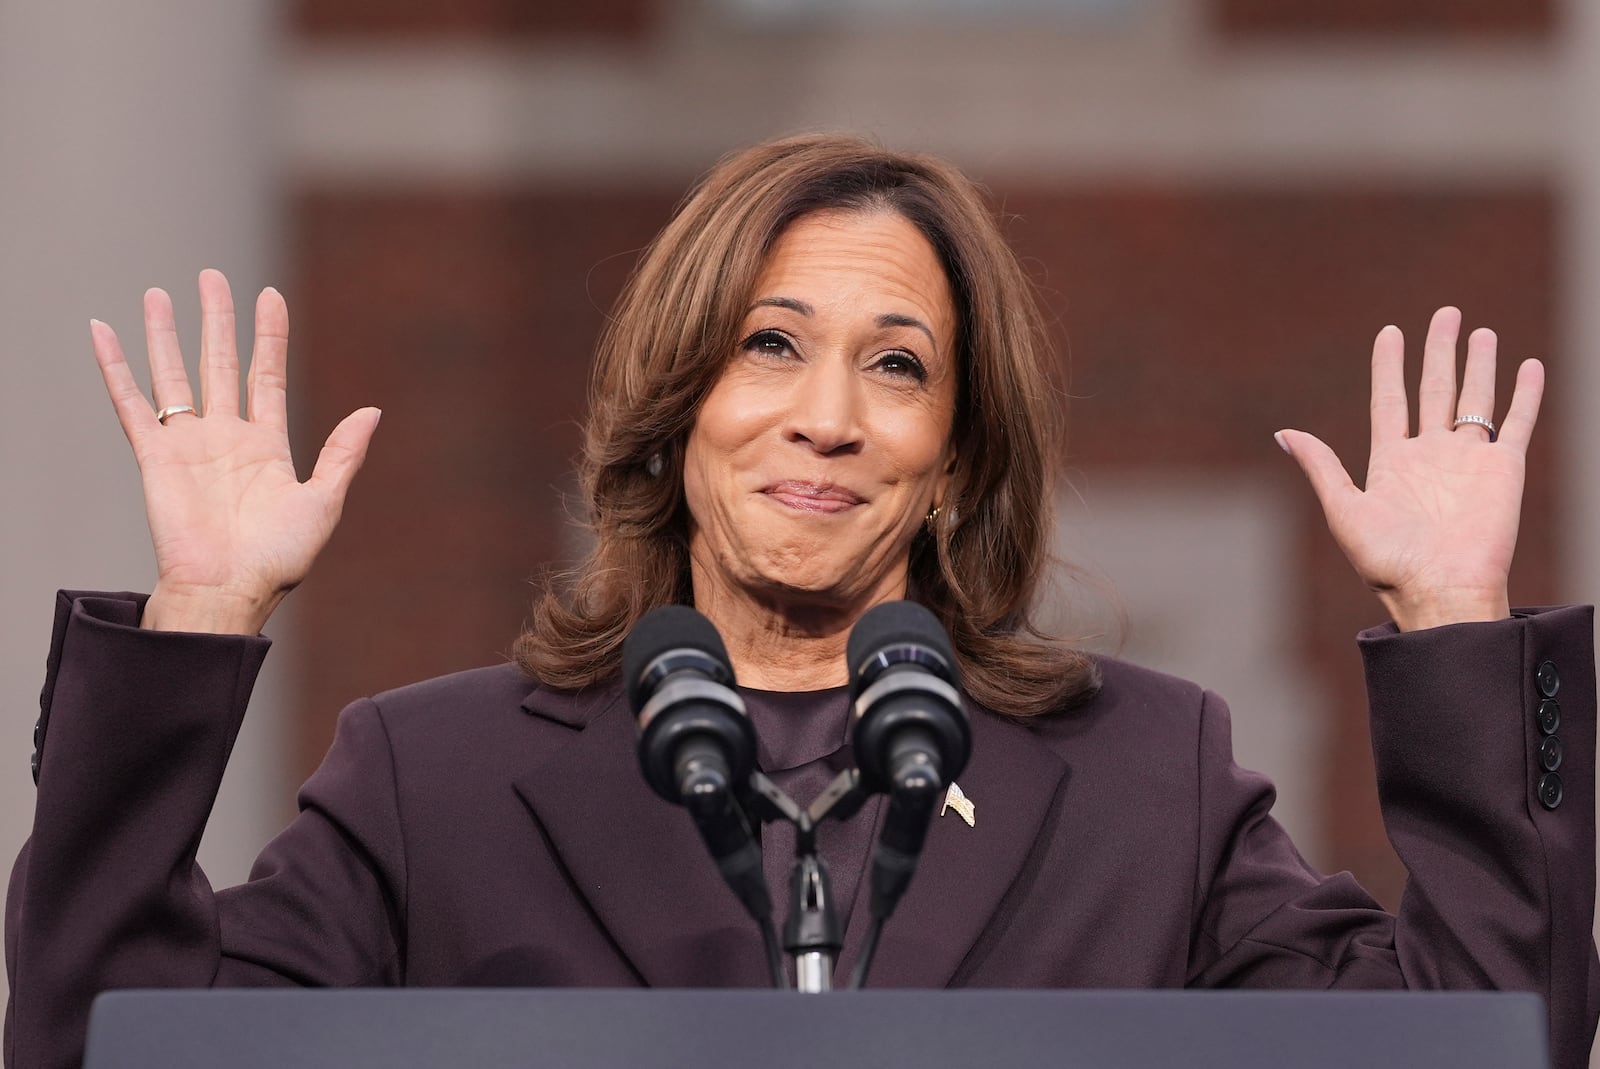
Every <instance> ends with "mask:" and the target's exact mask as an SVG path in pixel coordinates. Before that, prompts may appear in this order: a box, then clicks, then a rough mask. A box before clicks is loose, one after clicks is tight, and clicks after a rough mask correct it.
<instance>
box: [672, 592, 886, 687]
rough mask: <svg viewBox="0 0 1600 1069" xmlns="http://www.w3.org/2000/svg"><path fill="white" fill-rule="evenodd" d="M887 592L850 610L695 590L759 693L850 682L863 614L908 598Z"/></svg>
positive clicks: (744, 680) (746, 682)
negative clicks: (850, 649) (854, 637)
mask: <svg viewBox="0 0 1600 1069" xmlns="http://www.w3.org/2000/svg"><path fill="white" fill-rule="evenodd" d="M903 596H904V593H903V591H902V592H898V593H896V592H886V594H885V596H883V597H879V598H876V599H874V600H872V601H870V602H867V603H865V604H862V605H859V606H854V605H853V606H850V607H848V608H845V607H840V606H836V605H828V604H821V603H815V604H813V603H795V602H793V601H790V600H787V599H786V600H783V601H777V600H773V601H763V600H761V599H759V598H755V597H750V596H730V595H728V594H727V593H726V592H721V591H716V590H711V591H705V590H703V589H702V588H701V587H699V586H697V587H696V589H695V608H696V609H698V610H699V611H700V612H702V613H704V614H705V615H706V617H707V618H709V619H710V620H711V622H712V623H713V624H715V625H716V627H717V630H718V631H719V632H720V633H721V635H722V641H723V642H724V643H725V644H726V645H727V647H728V657H729V659H730V660H732V662H733V671H734V674H735V675H736V676H737V677H738V679H739V683H740V685H741V686H745V687H753V688H755V689H757V690H778V691H798V690H822V689H824V688H827V687H837V686H842V685H844V684H845V683H848V682H849V680H850V670H849V666H848V665H847V664H846V663H845V646H846V643H848V641H849V639H850V629H851V628H852V627H854V626H855V622H856V621H857V620H858V619H860V617H861V614H862V613H864V612H865V611H866V610H867V609H869V608H871V607H872V605H875V604H877V603H878V602H879V601H886V600H890V599H892V598H895V597H903Z"/></svg>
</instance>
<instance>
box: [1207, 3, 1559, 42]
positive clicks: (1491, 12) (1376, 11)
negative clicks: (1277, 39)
mask: <svg viewBox="0 0 1600 1069" xmlns="http://www.w3.org/2000/svg"><path fill="white" fill-rule="evenodd" d="M1211 4H1212V8H1213V16H1214V19H1215V24H1216V26H1217V28H1218V29H1220V30H1221V31H1222V32H1224V33H1228V34H1300V35H1306V34H1327V33H1330V32H1331V33H1342V34H1350V33H1358V34H1364V35H1373V36H1383V35H1402V36H1408V37H1421V36H1427V37H1460V36H1491V37H1492V36H1504V35H1508V34H1511V35H1543V34H1548V33H1550V32H1552V31H1553V30H1554V29H1555V24H1556V4H1557V0H1211Z"/></svg>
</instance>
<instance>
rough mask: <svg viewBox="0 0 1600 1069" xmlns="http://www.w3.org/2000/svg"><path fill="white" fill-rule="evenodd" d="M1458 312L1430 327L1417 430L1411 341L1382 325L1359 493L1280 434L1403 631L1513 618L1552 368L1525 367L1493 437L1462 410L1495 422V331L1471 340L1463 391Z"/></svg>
mask: <svg viewBox="0 0 1600 1069" xmlns="http://www.w3.org/2000/svg"><path fill="white" fill-rule="evenodd" d="M1460 330H1461V313H1460V312H1459V311H1458V310H1456V309H1454V308H1441V309H1439V311H1437V312H1435V313H1434V316H1433V322H1432V323H1430V324H1429V325H1428V340H1427V341H1426V343H1424V345H1423V350H1422V380H1421V384H1420V387H1419V389H1418V393H1417V410H1418V420H1417V433H1416V434H1415V435H1412V434H1411V433H1410V405H1409V403H1408V400H1407V397H1406V387H1405V374H1404V371H1405V341H1404V339H1403V338H1402V337H1401V335H1400V330H1399V328H1397V327H1384V328H1383V330H1381V331H1379V332H1378V338H1377V341H1375V342H1374V343H1373V346H1372V453H1371V459H1370V460H1369V462H1368V464H1367V485H1366V489H1365V490H1361V489H1357V487H1356V485H1355V484H1354V483H1353V482H1352V481H1351V479H1350V476H1349V474H1348V473H1347V472H1346V471H1345V468H1344V465H1343V464H1341V463H1340V462H1339V458H1338V457H1337V456H1335V455H1334V452H1333V450H1332V449H1329V448H1328V447H1327V446H1326V445H1325V444H1323V443H1322V442H1321V441H1319V440H1318V439H1317V438H1315V437H1313V436H1312V435H1310V434H1306V433H1305V432H1304V431H1292V430H1286V431H1281V432H1279V434H1278V441H1279V444H1281V445H1282V446H1283V448H1284V449H1285V451H1287V452H1288V453H1289V455H1290V456H1292V457H1293V458H1294V459H1295V461H1296V462H1297V463H1298V464H1299V465H1300V468H1301V470H1302V471H1304V472H1305V474H1306V478H1307V479H1309V480H1310V481H1311V488H1312V489H1313V490H1314V491H1315V492H1316V495H1317V498H1318V500H1320V501H1321V502H1322V509H1323V512H1324V513H1325V514H1326V516H1327V519H1328V529H1329V530H1330V531H1332V532H1333V537H1334V539H1335V540H1336V541H1337V542H1338V543H1339V548H1340V549H1342V550H1344V553H1345V556H1346V557H1349V558H1350V563H1351V564H1352V565H1354V566H1355V569H1356V572H1357V574H1359V575H1360V576H1361V578H1362V580H1363V581H1364V582H1365V583H1366V584H1367V586H1369V587H1371V588H1372V590H1373V591H1374V592H1375V593H1376V594H1377V595H1378V598H1379V599H1380V600H1381V601H1382V602H1383V604H1384V607H1385V608H1386V609H1387V610H1388V611H1389V613H1390V615H1391V617H1392V618H1393V619H1394V622H1395V624H1396V625H1398V626H1399V628H1400V629H1401V630H1402V631H1413V630H1416V629H1418V628H1423V627H1436V626H1438V625H1440V624H1449V623H1462V622H1466V621H1470V620H1500V619H1504V618H1505V617H1506V616H1508V615H1509V614H1510V611H1511V607H1510V601H1509V598H1508V595H1507V593H1506V587H1507V580H1508V576H1509V574H1510V571H1511V557H1512V552H1513V550H1515V548H1516V544H1517V523H1518V520H1519V518H1520V515H1521V510H1522V486H1523V476H1524V469H1525V465H1526V454H1527V449H1528V439H1529V437H1530V436H1531V435H1532V434H1533V426H1534V423H1535V422H1536V421H1537V420H1538V417H1539V401H1540V399H1541V397H1542V396H1543V394H1544V366H1543V365H1542V364H1540V363H1539V361H1537V360H1525V361H1523V363H1522V366H1521V367H1519V368H1518V369H1517V384H1516V388H1515V390H1514V391H1513V393H1512V395H1511V406H1510V408H1509V410H1508V411H1507V412H1506V416H1505V422H1504V423H1502V424H1501V425H1500V428H1499V435H1498V437H1497V438H1496V439H1495V441H1493V442H1491V441H1490V440H1489V430H1488V428H1486V427H1483V426H1481V425H1479V424H1476V423H1462V424H1460V425H1459V426H1456V425H1455V422H1456V420H1457V419H1458V418H1459V417H1463V416H1480V417H1483V418H1484V419H1489V420H1493V419H1494V368H1495V343H1496V339H1495V335H1494V332H1493V331H1490V330H1486V329H1482V328H1480V329H1478V330H1475V331H1473V332H1472V335H1471V337H1469V338H1468V339H1467V363H1466V370H1465V372H1464V374H1463V375H1462V382H1461V392H1460V395H1459V397H1458V396H1457V393H1456V339H1457V337H1458V336H1459V334H1460Z"/></svg>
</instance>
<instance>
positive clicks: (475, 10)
mask: <svg viewBox="0 0 1600 1069" xmlns="http://www.w3.org/2000/svg"><path fill="white" fill-rule="evenodd" d="M656 7H657V0H581V2H557V3H548V2H543V3H541V2H538V0H451V2H450V3H448V4H446V3H440V2H439V0H293V2H292V3H291V4H290V5H289V12H290V22H291V25H292V26H293V28H294V30H295V31H296V32H298V33H299V34H301V35H302V36H305V37H313V38H314V37H334V36H349V35H355V36H367V37H396V36H406V37H424V38H436V39H437V38H448V37H462V36H472V37H495V38H497V39H503V38H506V37H521V38H533V37H547V36H568V35H573V34H579V35H583V36H600V37H612V38H631V37H637V36H641V35H643V34H644V33H645V32H646V31H648V30H649V29H650V28H652V26H653V25H654V23H655V19H656Z"/></svg>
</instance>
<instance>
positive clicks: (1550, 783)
mask: <svg viewBox="0 0 1600 1069" xmlns="http://www.w3.org/2000/svg"><path fill="white" fill-rule="evenodd" d="M1539 803H1540V804H1541V805H1543V806H1544V807H1545V808H1546V809H1554V808H1555V807H1556V806H1558V805H1560V804H1561V777H1560V776H1558V775H1556V774H1555V773H1554V772H1546V773H1545V774H1544V775H1542V776H1540V777H1539Z"/></svg>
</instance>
